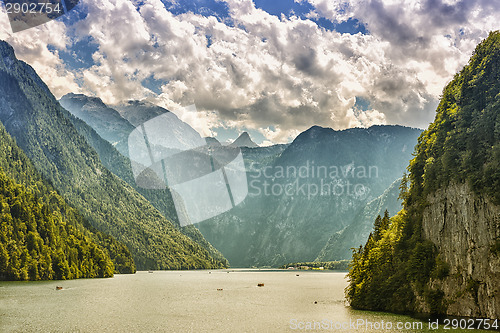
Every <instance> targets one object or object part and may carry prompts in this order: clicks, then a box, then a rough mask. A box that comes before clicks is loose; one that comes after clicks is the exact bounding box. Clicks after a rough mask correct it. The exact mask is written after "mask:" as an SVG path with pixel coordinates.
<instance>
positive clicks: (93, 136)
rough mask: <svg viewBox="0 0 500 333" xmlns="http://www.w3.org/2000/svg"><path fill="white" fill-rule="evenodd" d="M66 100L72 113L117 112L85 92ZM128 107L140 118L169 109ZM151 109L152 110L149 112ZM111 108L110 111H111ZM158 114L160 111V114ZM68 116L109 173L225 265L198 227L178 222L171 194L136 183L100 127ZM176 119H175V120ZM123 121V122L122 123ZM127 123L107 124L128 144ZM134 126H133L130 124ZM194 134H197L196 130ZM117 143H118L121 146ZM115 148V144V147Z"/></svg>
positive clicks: (180, 125) (179, 126)
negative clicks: (86, 110)
mask: <svg viewBox="0 0 500 333" xmlns="http://www.w3.org/2000/svg"><path fill="white" fill-rule="evenodd" d="M64 99H65V102H64V103H63V105H66V106H67V107H69V111H70V112H71V113H72V114H73V115H77V114H81V113H83V112H84V110H83V108H84V106H85V105H89V104H90V105H93V106H94V108H93V111H94V113H96V118H99V114H100V112H103V113H104V114H106V113H117V112H116V111H114V109H112V108H110V107H108V106H107V105H105V104H104V103H102V102H100V103H95V102H94V100H95V99H94V98H91V97H87V96H84V95H77V97H75V96H74V95H66V97H65V98H64ZM127 105H128V106H130V109H129V110H128V111H127V112H128V114H132V113H133V106H137V107H139V109H140V110H141V111H143V112H144V113H145V114H144V115H142V117H143V118H141V119H143V120H145V119H146V118H145V117H147V116H148V115H149V116H152V115H158V114H160V111H163V113H165V112H168V111H167V110H165V109H163V108H159V107H157V106H152V105H150V104H145V103H142V102H135V101H130V102H128V103H127ZM151 109H152V111H151ZM110 110H112V111H110ZM148 110H150V111H148ZM163 113H161V114H163ZM68 119H69V120H70V121H71V123H72V124H73V125H74V126H75V128H76V130H77V131H78V133H80V135H82V136H83V137H84V138H85V140H86V141H87V143H88V144H89V145H90V146H91V147H92V148H94V149H95V151H96V152H97V154H98V155H99V159H100V160H101V162H102V164H103V165H104V166H105V167H106V168H107V169H108V170H110V171H111V172H112V173H114V174H115V175H116V176H118V177H119V178H121V179H122V180H124V181H125V182H126V183H128V184H129V185H130V186H132V187H133V188H134V189H135V190H136V191H137V192H139V193H140V194H141V195H143V196H144V198H146V199H147V200H148V201H149V202H150V203H151V204H152V205H153V206H154V207H155V208H156V209H158V210H159V211H160V213H161V214H162V215H163V216H164V217H166V218H167V219H168V220H169V221H171V222H172V223H173V225H174V226H175V227H176V228H177V229H179V230H180V231H181V232H182V233H183V234H184V235H186V236H188V237H189V238H191V239H192V240H193V241H195V242H196V243H197V244H199V245H200V246H201V247H203V248H204V249H205V250H207V251H208V252H209V253H210V255H211V256H212V257H213V258H214V259H216V260H217V261H218V262H220V263H221V264H222V265H224V266H227V265H228V262H227V260H226V259H225V258H224V256H223V255H222V254H221V253H220V252H219V251H218V250H217V249H215V248H214V247H213V246H212V245H211V244H210V243H209V242H208V241H207V240H206V239H205V238H204V237H203V235H202V234H201V233H200V231H199V230H198V229H196V227H195V226H193V225H188V226H186V227H183V228H181V227H180V224H179V220H178V217H177V213H176V210H175V205H174V202H173V200H172V195H171V193H170V191H169V190H168V189H165V190H152V189H144V188H141V187H139V186H137V184H136V182H135V179H134V175H133V171H132V167H131V164H130V159H129V158H128V157H126V154H123V152H122V153H120V152H118V150H117V149H115V147H113V146H112V144H111V142H108V141H106V140H104V139H103V138H102V137H101V136H100V135H99V134H98V133H97V132H96V130H95V129H94V128H93V126H96V129H99V126H98V125H96V124H95V122H91V124H93V126H91V124H87V123H85V121H83V120H82V119H79V118H77V117H74V116H71V115H68ZM170 119H177V118H170ZM177 120H178V119H177ZM124 124H125V125H124ZM127 124H129V123H128V121H126V123H124V122H122V121H121V120H118V121H117V122H116V123H113V122H112V123H110V124H109V126H110V127H113V128H119V129H121V130H120V132H121V133H126V136H125V138H124V140H123V141H122V142H120V144H121V143H125V144H127V143H128V135H129V134H130V131H129V130H130V128H129V126H128V125H127ZM187 126H189V125H187V124H185V123H183V122H181V121H180V120H178V124H172V126H171V128H174V129H175V130H177V131H179V130H180V131H181V132H183V133H184V132H185V130H184V129H185V127H187ZM133 128H135V127H133ZM191 131H193V132H194V130H192V129H191ZM196 134H197V133H196ZM120 144H118V145H120ZM116 148H118V147H116ZM124 151H126V152H127V154H128V148H126V149H125V150H124Z"/></svg>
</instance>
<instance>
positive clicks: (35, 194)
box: [0, 124, 135, 280]
mask: <svg viewBox="0 0 500 333" xmlns="http://www.w3.org/2000/svg"><path fill="white" fill-rule="evenodd" d="M0 220H1V225H0V278H1V279H7V280H28V279H29V280H48V279H73V278H83V277H85V278H90V277H110V276H113V273H114V270H115V268H116V270H117V272H121V273H133V272H135V266H134V262H133V260H132V257H131V255H130V252H129V251H128V250H127V248H126V247H125V246H124V245H123V244H120V243H118V242H117V241H116V240H114V239H113V238H112V237H110V236H107V235H104V234H102V233H100V232H91V231H90V230H88V229H86V228H85V225H87V226H88V224H87V222H86V221H85V220H84V218H83V217H82V216H81V215H80V214H79V213H78V211H76V210H75V209H74V208H72V207H70V206H69V205H68V204H67V203H66V202H65V201H64V199H63V198H62V197H61V196H60V195H58V194H57V192H56V191H55V190H54V189H53V188H52V187H51V186H50V185H49V184H48V182H46V181H44V180H43V179H42V178H41V176H40V175H39V173H38V172H37V171H36V170H35V168H34V167H33V165H32V163H31V161H30V160H29V159H28V158H27V157H26V156H25V154H24V153H23V152H22V150H21V149H20V148H19V147H18V146H17V145H16V144H15V142H14V141H13V140H12V138H11V137H10V136H9V135H8V133H6V131H5V129H4V127H3V126H2V125H1V124H0ZM110 257H111V258H113V261H114V262H115V263H116V267H115V266H114V265H113V263H112V261H111V259H110Z"/></svg>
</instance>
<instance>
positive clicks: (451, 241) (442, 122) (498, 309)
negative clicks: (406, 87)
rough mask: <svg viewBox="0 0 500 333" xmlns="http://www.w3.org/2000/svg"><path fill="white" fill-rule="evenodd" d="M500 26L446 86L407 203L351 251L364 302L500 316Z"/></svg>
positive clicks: (405, 193) (356, 290) (352, 294)
mask: <svg viewBox="0 0 500 333" xmlns="http://www.w3.org/2000/svg"><path fill="white" fill-rule="evenodd" d="M499 64H500V32H498V31H497V32H492V33H490V35H489V37H488V38H487V39H485V40H484V41H483V42H481V43H480V44H479V45H478V46H477V47H476V50H475V51H474V54H473V56H472V57H471V59H470V60H469V63H468V64H467V65H466V66H465V67H464V68H463V69H462V71H460V72H459V73H458V74H457V75H455V77H454V78H453V80H452V81H451V82H450V83H449V84H448V85H447V86H446V87H445V89H444V90H443V94H442V98H441V102H440V104H439V106H438V108H437V111H436V117H435V120H434V122H433V123H432V124H430V125H429V128H428V129H427V130H426V131H424V132H423V133H422V135H421V136H420V138H419V141H418V145H417V146H416V153H415V157H414V158H413V159H412V160H411V162H410V165H409V167H408V171H409V172H410V173H409V175H408V176H405V177H403V181H402V192H401V195H402V197H403V199H404V210H402V211H401V212H400V213H399V214H398V215H396V216H395V217H393V218H392V219H391V220H390V223H388V224H387V225H381V224H379V225H378V231H377V230H374V232H373V233H372V235H371V236H370V237H369V239H368V241H367V243H366V244H365V246H364V247H361V248H360V249H359V250H358V251H357V252H356V253H354V255H353V266H352V268H351V271H350V272H349V277H350V285H349V287H348V289H347V298H348V299H349V301H350V303H351V305H352V306H353V307H355V308H358V309H370V310H382V311H394V312H423V313H431V314H441V315H443V314H445V315H453V316H468V317H477V318H491V319H496V318H500V296H499V295H500V284H499V281H500V168H499V167H498V166H499V165H500V99H499V98H498V97H499V96H500V80H499V78H500V66H499Z"/></svg>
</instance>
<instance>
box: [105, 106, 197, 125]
mask: <svg viewBox="0 0 500 333" xmlns="http://www.w3.org/2000/svg"><path fill="white" fill-rule="evenodd" d="M112 107H113V109H115V110H117V111H118V112H119V113H120V115H121V116H122V117H123V118H124V119H127V120H128V121H129V122H130V123H131V124H132V125H134V126H135V127H137V126H140V125H141V124H144V123H145V122H146V121H148V120H150V119H153V118H155V117H158V116H160V115H162V114H164V113H167V112H169V111H168V110H167V109H164V108H162V107H160V106H157V105H154V104H152V103H149V102H145V101H128V102H126V103H122V104H117V105H113V106H112ZM186 129H187V128H186ZM187 130H188V131H190V132H191V130H190V129H187Z"/></svg>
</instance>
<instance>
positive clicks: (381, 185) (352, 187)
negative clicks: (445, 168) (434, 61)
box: [197, 126, 421, 267]
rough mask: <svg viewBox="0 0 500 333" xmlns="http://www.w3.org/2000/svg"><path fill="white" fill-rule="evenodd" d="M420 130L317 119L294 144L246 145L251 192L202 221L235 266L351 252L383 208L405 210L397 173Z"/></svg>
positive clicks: (202, 227) (213, 241)
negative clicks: (324, 123) (332, 125)
mask: <svg viewBox="0 0 500 333" xmlns="http://www.w3.org/2000/svg"><path fill="white" fill-rule="evenodd" d="M420 133H421V130H419V129H413V128H407V127H402V126H373V127H370V128H367V129H362V128H356V129H349V130H344V131H334V130H332V129H329V128H322V127H318V126H315V127H312V128H310V129H309V130H307V131H305V132H303V133H301V134H300V135H299V136H298V137H297V138H296V139H295V140H294V141H293V142H292V143H291V144H289V145H282V146H273V147H262V148H242V151H243V155H244V157H245V162H246V164H247V169H248V170H249V172H248V185H249V195H248V197H247V198H246V200H245V201H244V202H243V204H241V205H240V206H237V207H236V208H234V209H233V210H231V211H229V212H227V213H225V214H222V215H219V216H217V217H214V218H212V219H210V220H207V221H205V222H203V223H200V224H198V225H197V226H198V228H199V229H200V231H201V232H202V234H203V235H204V236H205V237H206V239H207V240H208V241H209V242H210V243H211V244H213V245H214V246H215V247H216V248H217V249H219V250H220V251H221V252H222V253H223V254H224V256H225V257H226V258H227V259H228V260H229V262H230V263H231V264H232V265H233V266H241V267H248V266H274V267H276V266H281V265H282V264H286V263H288V262H299V261H313V260H315V259H321V260H338V259H348V258H350V252H351V251H350V248H351V247H358V246H359V245H360V244H361V243H362V242H364V241H365V240H366V237H368V234H369V229H371V227H372V224H373V220H374V219H375V217H376V216H377V215H378V214H380V213H382V214H383V212H384V211H385V209H388V210H389V211H390V212H391V213H392V214H395V213H396V212H397V211H398V210H399V209H398V208H400V203H399V202H398V199H397V194H395V192H398V187H399V185H398V184H397V182H396V183H395V181H396V180H397V179H398V178H400V177H401V175H402V174H403V173H404V171H405V167H406V165H407V161H408V160H409V159H410V158H411V154H412V152H413V146H414V145H415V144H416V142H417V138H418V136H419V135H420ZM220 149H228V148H220ZM337 245H338V246H337Z"/></svg>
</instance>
